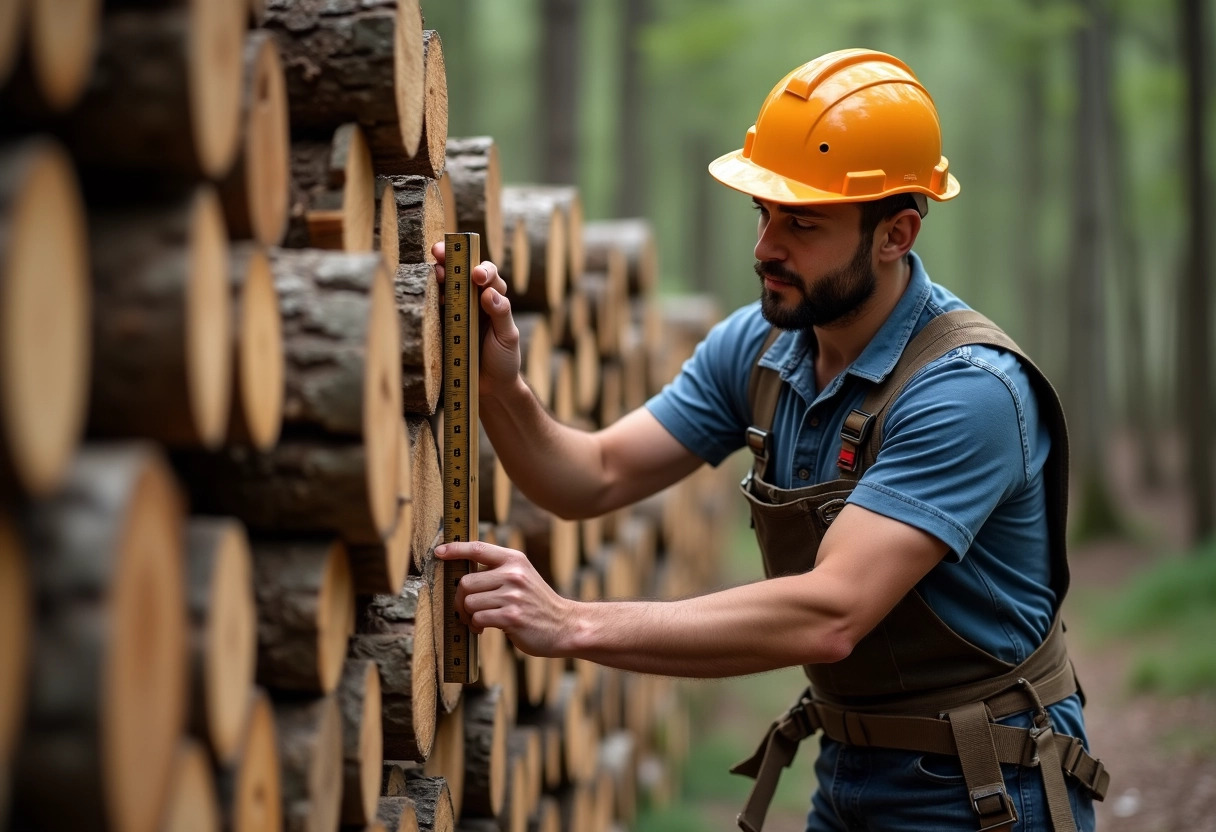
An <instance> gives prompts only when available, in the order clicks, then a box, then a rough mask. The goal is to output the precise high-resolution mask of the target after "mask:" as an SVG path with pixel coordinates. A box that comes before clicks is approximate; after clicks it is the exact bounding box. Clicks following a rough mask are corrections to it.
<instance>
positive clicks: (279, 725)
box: [274, 695, 343, 832]
mask: <svg viewBox="0 0 1216 832" xmlns="http://www.w3.org/2000/svg"><path fill="white" fill-rule="evenodd" d="M274 721H275V739H276V740H277V742H278V748H279V764H280V766H281V767H282V777H283V780H282V792H283V830H284V832H332V830H334V829H336V828H337V827H338V821H339V819H340V817H341V814H342V768H343V755H342V714H341V711H340V709H339V707H338V700H337V698H336V697H334V696H332V695H330V696H323V697H321V698H319V699H311V700H301V701H280V702H275V703H274Z"/></svg>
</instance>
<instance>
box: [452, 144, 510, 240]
mask: <svg viewBox="0 0 1216 832" xmlns="http://www.w3.org/2000/svg"><path fill="white" fill-rule="evenodd" d="M444 172H445V173H446V174H447V175H448V178H449V180H450V182H451V185H452V197H453V203H454V204H455V206H456V228H455V229H452V230H453V231H455V230H460V231H463V232H472V233H474V234H479V235H480V236H481V256H482V257H483V258H485V259H487V260H492V261H494V262H496V263H497V262H498V260H499V258H501V257H502V247H503V221H502V205H501V200H502V171H501V170H500V168H499V162H498V145H496V144H495V143H494V139H492V138H490V137H489V136H475V137H473V138H467V139H448V143H447V165H446V167H445V168H444Z"/></svg>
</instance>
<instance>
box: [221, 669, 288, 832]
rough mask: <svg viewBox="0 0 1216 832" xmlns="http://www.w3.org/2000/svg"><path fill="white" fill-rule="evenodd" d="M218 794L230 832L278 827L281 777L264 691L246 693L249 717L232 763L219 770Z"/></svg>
mask: <svg viewBox="0 0 1216 832" xmlns="http://www.w3.org/2000/svg"><path fill="white" fill-rule="evenodd" d="M219 779H220V797H221V805H222V806H223V809H224V817H225V818H227V819H229V821H228V823H229V828H230V829H232V831H233V832H252V830H260V829H281V828H282V823H283V801H282V781H281V776H280V769H279V752H278V741H277V738H276V734H275V724H274V710H273V708H272V706H271V704H270V698H269V697H268V696H267V695H266V693H265V691H263V690H261V689H255V690H254V693H253V695H252V696H251V697H250V703H249V721H248V723H247V725H246V728H245V732H244V735H243V738H242V745H241V750H240V752H239V754H238V757H237V761H236V763H235V764H234V765H233V766H232V767H226V768H221V770H220V778H219Z"/></svg>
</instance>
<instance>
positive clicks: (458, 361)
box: [452, 358, 460, 367]
mask: <svg viewBox="0 0 1216 832" xmlns="http://www.w3.org/2000/svg"><path fill="white" fill-rule="evenodd" d="M452 363H453V364H455V365H456V366H457V367H459V366H460V359H459V358H453V359H452Z"/></svg>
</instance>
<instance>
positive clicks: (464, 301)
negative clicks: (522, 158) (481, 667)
mask: <svg viewBox="0 0 1216 832" xmlns="http://www.w3.org/2000/svg"><path fill="white" fill-rule="evenodd" d="M443 239H444V248H445V252H446V260H445V262H444V290H443V294H444V306H443V539H444V541H445V542H455V541H461V540H476V539H477V521H478V507H477V488H478V486H477V452H478V448H477V437H478V417H477V375H478V364H477V352H478V350H479V349H480V347H481V344H480V343H479V341H480V337H481V331H480V326H479V321H480V316H479V312H480V309H481V303H480V298H479V297H478V296H477V286H476V285H474V283H473V275H472V272H473V267H474V266H476V265H477V264H478V263H479V262H481V240H480V238H479V236H478V235H477V234H468V233H465V234H445V235H444V238H443ZM474 568H475V567H474V566H473V564H472V562H471V561H467V560H449V561H444V562H443V641H444V644H443V680H444V681H445V682H460V683H462V684H469V683H470V682H475V681H477V636H476V635H474V634H473V633H472V632H470V631H469V628H468V625H466V624H464V623H463V622H462V621H461V620H460V616H458V615H457V614H456V588H457V587H458V586H459V584H460V579H461V578H462V577H463V576H465V575H467V574H469V573H470V572H471V571H473V569H474Z"/></svg>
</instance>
